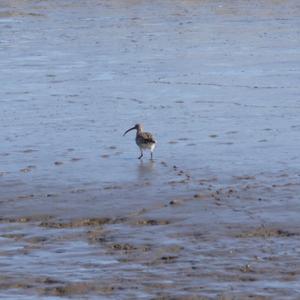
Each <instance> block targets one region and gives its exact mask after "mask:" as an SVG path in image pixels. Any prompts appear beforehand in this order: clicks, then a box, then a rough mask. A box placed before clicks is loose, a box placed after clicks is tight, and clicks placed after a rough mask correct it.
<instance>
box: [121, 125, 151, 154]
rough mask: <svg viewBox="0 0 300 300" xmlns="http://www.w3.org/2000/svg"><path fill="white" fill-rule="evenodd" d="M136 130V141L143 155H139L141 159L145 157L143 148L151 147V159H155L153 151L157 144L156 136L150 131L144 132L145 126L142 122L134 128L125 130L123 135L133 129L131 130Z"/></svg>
mask: <svg viewBox="0 0 300 300" xmlns="http://www.w3.org/2000/svg"><path fill="white" fill-rule="evenodd" d="M134 129H135V130H136V137H135V142H136V144H137V145H138V146H139V148H140V150H141V155H140V156H139V159H141V158H142V157H143V155H144V154H143V150H145V149H149V150H150V152H151V159H153V151H154V148H155V146H156V141H155V138H154V136H153V135H152V134H151V133H150V132H144V128H143V125H142V124H136V125H135V126H133V127H132V128H129V129H128V130H126V131H125V133H124V134H123V136H124V135H125V134H126V133H127V132H129V131H131V130H134Z"/></svg>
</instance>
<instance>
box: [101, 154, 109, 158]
mask: <svg viewBox="0 0 300 300" xmlns="http://www.w3.org/2000/svg"><path fill="white" fill-rule="evenodd" d="M101 157H102V158H109V155H108V154H102V155H101Z"/></svg>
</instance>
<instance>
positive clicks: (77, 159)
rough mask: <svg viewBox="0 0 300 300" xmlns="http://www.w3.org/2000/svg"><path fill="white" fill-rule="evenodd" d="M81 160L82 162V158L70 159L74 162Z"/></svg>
mask: <svg viewBox="0 0 300 300" xmlns="http://www.w3.org/2000/svg"><path fill="white" fill-rule="evenodd" d="M79 160H82V158H80V157H72V158H71V159H70V161H72V162H75V161H79Z"/></svg>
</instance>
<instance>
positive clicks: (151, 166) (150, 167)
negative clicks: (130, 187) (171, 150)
mask: <svg viewBox="0 0 300 300" xmlns="http://www.w3.org/2000/svg"><path fill="white" fill-rule="evenodd" d="M154 170H155V161H154V160H148V161H145V162H144V161H143V160H141V161H140V163H139V164H138V166H137V175H138V179H145V178H147V179H150V178H152V177H153V176H154Z"/></svg>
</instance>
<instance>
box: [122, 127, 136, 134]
mask: <svg viewBox="0 0 300 300" xmlns="http://www.w3.org/2000/svg"><path fill="white" fill-rule="evenodd" d="M133 129H135V126H133V127H132V128H129V129H128V130H126V131H125V132H124V134H123V136H124V135H125V134H126V133H127V132H129V131H130V130H133Z"/></svg>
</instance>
